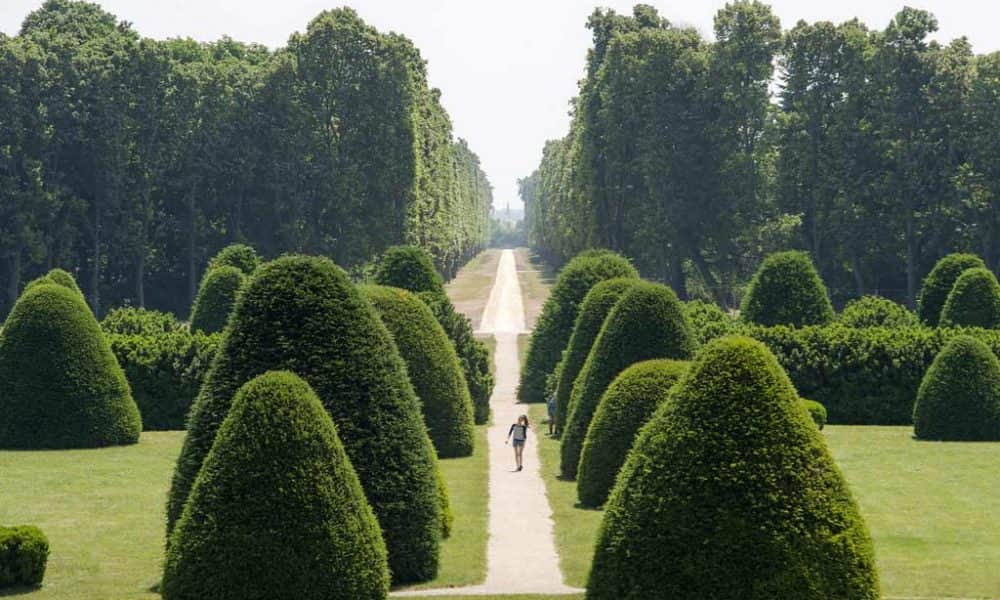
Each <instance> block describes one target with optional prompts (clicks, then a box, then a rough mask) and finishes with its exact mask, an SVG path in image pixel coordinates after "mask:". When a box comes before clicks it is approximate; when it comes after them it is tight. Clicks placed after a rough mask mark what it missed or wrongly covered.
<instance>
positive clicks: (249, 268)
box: [205, 244, 261, 276]
mask: <svg viewBox="0 0 1000 600" xmlns="http://www.w3.org/2000/svg"><path fill="white" fill-rule="evenodd" d="M260 264H261V260H260V256H258V255H257V251H256V250H254V249H253V248H252V247H250V246H247V245H246V244H230V245H228V246H226V247H225V248H223V249H222V250H220V251H219V253H218V254H216V255H215V256H214V257H212V260H210V261H208V268H207V269H205V272H209V271H213V270H215V269H218V268H219V267H236V268H237V269H239V270H240V271H242V272H243V274H244V275H247V276H250V275H253V273H254V271H256V270H257V267H259V266H260Z"/></svg>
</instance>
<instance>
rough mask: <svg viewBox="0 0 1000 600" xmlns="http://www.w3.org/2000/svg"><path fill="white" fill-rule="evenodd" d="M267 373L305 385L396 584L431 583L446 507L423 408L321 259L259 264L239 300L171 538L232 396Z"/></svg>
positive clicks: (178, 492) (193, 444) (172, 497)
mask: <svg viewBox="0 0 1000 600" xmlns="http://www.w3.org/2000/svg"><path fill="white" fill-rule="evenodd" d="M271 370H289V371H292V372H294V373H296V374H297V375H299V376H301V377H302V378H303V379H305V380H306V381H307V382H308V383H309V384H310V385H311V386H312V388H313V389H314V390H315V391H316V393H317V395H318V396H319V398H320V400H322V402H323V404H324V406H326V408H327V410H328V411H329V412H330V414H331V416H333V419H334V422H335V423H337V428H338V433H339V434H340V436H341V439H342V440H343V442H344V447H345V449H346V451H347V455H348V457H350V459H351V462H352V463H353V465H354V468H355V470H356V471H357V472H358V477H359V479H360V480H361V485H362V487H363V488H364V490H365V494H366V496H367V497H368V501H369V502H370V503H371V505H372V509H373V510H374V511H375V515H376V517H377V518H378V521H379V524H380V525H381V527H382V531H383V535H384V539H385V542H386V548H387V549H388V552H389V567H390V570H391V572H392V575H393V580H394V582H396V583H404V582H412V581H423V580H427V579H431V578H433V577H434V576H435V574H436V573H437V568H438V558H439V549H440V541H441V514H440V513H441V507H440V502H439V500H438V494H437V484H436V476H435V464H436V460H435V457H434V447H433V445H432V444H431V441H430V438H429V437H428V436H427V431H426V429H425V428H424V423H423V418H422V417H421V415H420V404H419V401H418V400H417V397H416V394H415V393H414V392H413V387H412V386H411V384H410V381H409V379H408V378H407V375H406V366H405V364H404V363H403V359H402V358H400V356H399V352H398V351H397V350H396V347H395V344H394V343H393V342H392V338H391V337H390V335H389V332H388V331H387V330H386V328H385V325H383V324H382V322H381V321H380V320H379V317H378V315H377V314H376V312H375V309H374V308H373V307H372V306H371V304H369V303H368V301H366V300H365V299H364V298H362V297H361V294H360V293H359V292H358V290H357V289H356V288H355V286H354V285H353V284H352V283H351V282H350V280H349V279H348V277H347V275H346V273H344V271H343V270H341V269H340V268H338V267H337V266H336V265H334V264H333V262H332V261H330V260H328V259H325V258H314V257H304V256H285V257H282V258H279V259H277V260H275V261H272V262H269V263H267V264H264V265H262V266H261V267H260V268H259V269H258V270H257V271H256V272H255V273H254V276H253V277H252V278H251V280H250V282H249V283H248V284H247V286H246V287H245V288H244V290H243V293H241V294H240V296H239V300H238V301H237V303H236V308H235V309H234V311H233V316H232V319H231V321H230V324H229V326H228V327H227V328H226V331H225V333H224V334H223V341H222V345H221V347H220V348H219V352H218V354H217V355H216V358H215V362H214V363H213V365H212V368H211V370H210V371H209V374H208V376H207V378H206V380H205V383H204V385H203V386H202V388H201V391H200V392H199V394H198V398H197V399H196V400H195V403H194V405H193V406H192V408H191V414H190V415H189V417H188V434H187V437H186V438H185V440H184V445H183V447H182V448H181V454H180V457H179V458H178V461H177V469H176V471H175V472H174V478H173V483H172V486H171V490H170V494H169V496H168V502H167V531H168V534H169V532H170V531H171V530H172V529H173V526H174V524H175V523H176V521H177V519H178V518H179V517H180V514H181V511H182V509H183V507H184V503H185V501H186V500H187V497H188V493H189V491H190V489H191V485H192V483H193V482H194V479H195V476H196V475H197V473H198V470H199V469H200V468H201V464H202V461H203V460H204V458H205V455H206V454H207V453H208V450H209V448H211V445H212V442H213V440H214V439H215V434H216V431H217V430H218V428H219V425H220V424H221V422H222V420H223V419H224V418H225V416H226V413H227V412H228V411H229V407H230V404H231V402H232V398H233V395H234V394H235V393H236V390H237V389H239V387H240V386H241V385H243V384H244V383H245V382H246V381H248V380H250V379H252V378H254V377H256V376H257V375H260V374H263V373H265V372H267V371H271Z"/></svg>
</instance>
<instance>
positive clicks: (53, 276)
mask: <svg viewBox="0 0 1000 600" xmlns="http://www.w3.org/2000/svg"><path fill="white" fill-rule="evenodd" d="M43 283H54V284H56V285H61V286H63V287H64V288H67V289H70V290H73V291H74V292H76V293H77V294H80V296H81V297H83V292H82V291H81V290H80V286H79V285H77V283H76V279H74V278H73V276H72V275H70V274H69V272H68V271H64V270H63V269H58V268H57V269H52V270H51V271H49V272H48V273H46V274H45V275H42V276H41V277H39V278H38V279H35V280H33V281H29V282H28V284H27V285H25V286H24V291H26V292H27V291H28V290H30V289H31V288H33V287H35V286H36V285H41V284H43Z"/></svg>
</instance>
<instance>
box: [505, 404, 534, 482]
mask: <svg viewBox="0 0 1000 600" xmlns="http://www.w3.org/2000/svg"><path fill="white" fill-rule="evenodd" d="M511 438H513V440H514V460H515V461H516V462H517V470H518V471H520V470H521V469H523V468H524V463H523V462H522V457H523V456H524V442H525V440H527V439H528V415H521V416H520V417H518V418H517V423H514V424H513V425H511V426H510V429H509V430H507V439H506V440H504V444H509V443H510V440H511Z"/></svg>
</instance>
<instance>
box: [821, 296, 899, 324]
mask: <svg viewBox="0 0 1000 600" xmlns="http://www.w3.org/2000/svg"><path fill="white" fill-rule="evenodd" d="M838 321H839V322H840V323H841V324H842V325H844V326H846V327H886V328H889V329H897V328H900V327H912V326H914V325H916V324H917V316H916V315H915V314H913V313H912V312H910V311H909V310H908V309H907V308H906V307H905V306H902V305H900V304H896V303H895V302H893V301H892V300H889V299H888V298H882V297H881V296H864V297H862V298H858V299H856V300H851V301H850V302H848V303H847V305H846V306H844V310H843V311H841V313H840V317H839V318H838Z"/></svg>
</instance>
